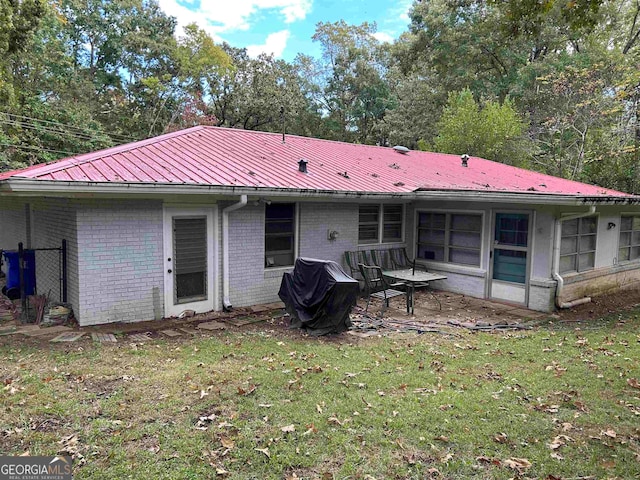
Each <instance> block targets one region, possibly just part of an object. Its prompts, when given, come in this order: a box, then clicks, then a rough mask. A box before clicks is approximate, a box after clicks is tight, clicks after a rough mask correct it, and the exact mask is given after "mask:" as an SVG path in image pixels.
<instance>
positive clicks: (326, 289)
mask: <svg viewBox="0 0 640 480" xmlns="http://www.w3.org/2000/svg"><path fill="white" fill-rule="evenodd" d="M359 291H360V286H359V284H358V281H357V280H355V279H353V278H351V277H350V276H349V275H347V273H346V272H345V271H344V270H343V269H342V267H341V266H340V265H339V264H337V263H336V262H332V261H330V260H317V259H314V258H298V259H297V260H296V263H295V266H294V269H293V272H291V273H288V272H287V273H285V274H284V275H283V277H282V283H281V284H280V291H279V292H278V296H279V297H280V299H281V300H282V301H283V302H284V304H285V307H286V309H287V313H289V315H291V325H292V326H293V327H299V328H303V329H306V330H308V331H309V333H310V334H311V335H326V334H329V333H340V332H343V331H345V330H347V329H348V328H349V327H350V326H351V320H349V314H350V313H351V309H352V308H353V307H354V306H355V304H356V301H357V299H358V294H359Z"/></svg>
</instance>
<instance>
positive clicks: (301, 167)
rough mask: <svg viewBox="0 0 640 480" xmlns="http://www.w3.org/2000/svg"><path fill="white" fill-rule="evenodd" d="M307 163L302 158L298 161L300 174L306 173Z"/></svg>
mask: <svg viewBox="0 0 640 480" xmlns="http://www.w3.org/2000/svg"><path fill="white" fill-rule="evenodd" d="M307 163H309V162H308V161H306V160H305V159H304V158H301V159H300V160H298V170H300V171H301V172H302V173H307Z"/></svg>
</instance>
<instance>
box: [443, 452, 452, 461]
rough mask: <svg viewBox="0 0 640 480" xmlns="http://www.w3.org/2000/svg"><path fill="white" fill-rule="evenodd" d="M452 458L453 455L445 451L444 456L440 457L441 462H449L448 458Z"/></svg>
mask: <svg viewBox="0 0 640 480" xmlns="http://www.w3.org/2000/svg"><path fill="white" fill-rule="evenodd" d="M452 458H453V455H452V454H450V453H447V454H446V455H445V456H444V457H442V458H441V459H440V462H441V463H449V460H451V459H452Z"/></svg>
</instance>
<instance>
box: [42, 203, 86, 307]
mask: <svg viewBox="0 0 640 480" xmlns="http://www.w3.org/2000/svg"><path fill="white" fill-rule="evenodd" d="M31 215H32V222H31V223H32V225H33V231H32V232H31V246H32V247H33V248H57V247H60V246H61V245H62V240H63V239H65V240H67V301H68V302H70V303H71V304H72V306H73V308H74V311H77V307H78V305H79V301H80V290H79V283H78V242H77V229H76V207H75V205H74V204H73V203H72V202H71V201H70V200H68V199H62V198H45V199H42V200H39V201H37V202H34V203H32V204H31ZM58 261H60V260H59V258H58V252H37V253H36V278H37V286H38V293H40V294H47V293H48V292H49V291H51V293H52V297H53V298H54V300H58V298H59V297H58V296H59V295H60V293H61V292H60V284H59V276H58V272H57V271H56V267H57V265H58V263H57V262H58Z"/></svg>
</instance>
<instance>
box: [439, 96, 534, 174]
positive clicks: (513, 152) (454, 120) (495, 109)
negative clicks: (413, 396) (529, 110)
mask: <svg viewBox="0 0 640 480" xmlns="http://www.w3.org/2000/svg"><path fill="white" fill-rule="evenodd" d="M437 127H438V135H437V136H436V138H435V142H434V147H435V149H436V151H440V152H445V153H457V154H463V153H467V154H469V155H473V156H477V157H482V158H487V159H489V160H494V161H497V162H501V163H507V164H509V165H518V166H527V165H528V162H529V159H530V158H531V155H532V154H531V148H532V145H531V143H530V142H529V141H528V139H527V138H526V131H527V124H526V122H524V121H523V120H522V118H521V117H520V115H519V114H518V112H517V111H516V110H515V108H514V105H513V103H512V102H511V101H510V100H509V99H506V100H505V101H504V102H503V103H499V102H494V101H490V100H488V101H484V102H482V103H481V104H478V103H477V102H476V101H475V100H474V98H473V94H472V93H471V90H469V89H465V90H463V91H462V92H459V93H451V94H450V95H449V101H448V103H447V105H446V106H445V108H444V111H443V113H442V116H441V117H440V121H439V122H438V125H437Z"/></svg>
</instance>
